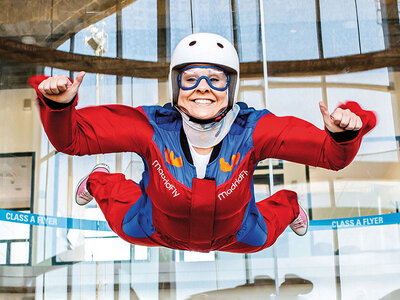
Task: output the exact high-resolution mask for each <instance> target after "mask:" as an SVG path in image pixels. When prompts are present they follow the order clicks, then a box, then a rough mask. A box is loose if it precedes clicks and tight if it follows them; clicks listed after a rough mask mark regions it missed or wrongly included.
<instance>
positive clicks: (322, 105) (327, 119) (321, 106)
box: [319, 101, 332, 124]
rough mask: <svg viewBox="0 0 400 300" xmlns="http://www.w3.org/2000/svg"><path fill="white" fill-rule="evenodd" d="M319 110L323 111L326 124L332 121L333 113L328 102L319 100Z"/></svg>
mask: <svg viewBox="0 0 400 300" xmlns="http://www.w3.org/2000/svg"><path fill="white" fill-rule="evenodd" d="M319 110H320V111H321V115H322V118H323V119H324V122H325V124H326V123H328V124H329V123H331V122H332V119H331V114H330V113H329V110H328V107H327V106H326V104H325V103H324V102H322V101H320V102H319Z"/></svg>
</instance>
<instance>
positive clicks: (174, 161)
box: [165, 148, 183, 168]
mask: <svg viewBox="0 0 400 300" xmlns="http://www.w3.org/2000/svg"><path fill="white" fill-rule="evenodd" d="M165 161H166V162H167V163H169V164H170V165H172V166H174V167H177V168H180V167H182V166H183V161H182V156H179V157H177V158H175V154H174V151H169V149H167V148H165Z"/></svg>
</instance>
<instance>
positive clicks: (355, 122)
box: [319, 102, 363, 132]
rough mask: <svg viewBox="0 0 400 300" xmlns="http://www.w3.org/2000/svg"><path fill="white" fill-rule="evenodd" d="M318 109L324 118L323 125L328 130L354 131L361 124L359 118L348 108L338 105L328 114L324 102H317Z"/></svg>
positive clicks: (359, 127)
mask: <svg viewBox="0 0 400 300" xmlns="http://www.w3.org/2000/svg"><path fill="white" fill-rule="evenodd" d="M319 109H320V111H321V114H322V118H323V119H324V123H325V127H326V129H328V130H329V131H330V132H343V131H346V130H354V131H356V130H360V129H361V127H362V126H363V123H362V121H361V118H360V117H359V116H357V115H356V114H355V113H353V112H351V111H350V110H349V109H342V108H340V107H338V108H336V109H335V110H334V111H333V113H331V114H330V113H329V111H328V108H327V107H326V105H325V103H324V102H319Z"/></svg>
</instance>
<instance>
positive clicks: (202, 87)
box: [196, 78, 210, 93]
mask: <svg viewBox="0 0 400 300" xmlns="http://www.w3.org/2000/svg"><path fill="white" fill-rule="evenodd" d="M196 90H197V91H199V92H201V93H205V92H209V91H210V86H209V85H208V82H207V80H206V79H205V78H202V79H201V80H200V82H199V84H198V86H197V87H196Z"/></svg>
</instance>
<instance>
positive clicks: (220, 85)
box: [178, 65, 230, 91]
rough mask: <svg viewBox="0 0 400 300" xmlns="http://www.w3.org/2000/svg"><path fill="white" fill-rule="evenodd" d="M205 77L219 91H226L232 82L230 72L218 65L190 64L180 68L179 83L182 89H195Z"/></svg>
mask: <svg viewBox="0 0 400 300" xmlns="http://www.w3.org/2000/svg"><path fill="white" fill-rule="evenodd" d="M203 79H205V80H206V81H207V83H208V85H209V86H210V87H211V88H212V89H214V90H217V91H225V90H226V89H227V88H228V86H229V82H230V76H229V74H228V73H227V72H226V71H225V70H224V69H222V68H220V67H217V66H202V65H200V66H189V67H185V68H183V69H182V70H180V72H179V75H178V85H179V87H180V88H181V89H182V90H185V91H187V90H192V89H195V88H196V87H197V86H198V85H199V84H200V82H201V80H203Z"/></svg>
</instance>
